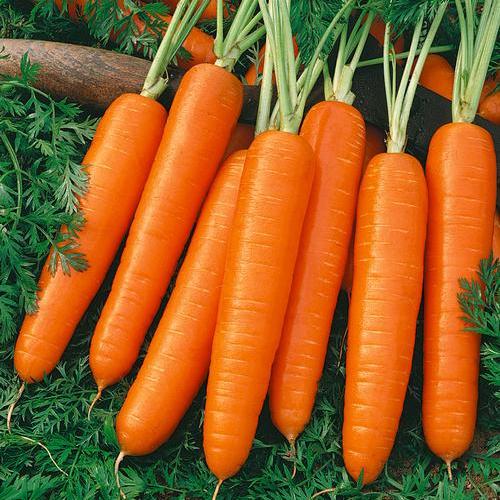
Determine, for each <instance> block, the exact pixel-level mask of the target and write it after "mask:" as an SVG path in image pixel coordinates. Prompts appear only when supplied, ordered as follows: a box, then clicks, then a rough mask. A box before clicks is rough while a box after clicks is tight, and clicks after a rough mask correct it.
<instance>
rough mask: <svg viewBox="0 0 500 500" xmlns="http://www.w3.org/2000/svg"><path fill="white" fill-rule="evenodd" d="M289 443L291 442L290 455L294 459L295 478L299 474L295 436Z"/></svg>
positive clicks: (293, 473)
mask: <svg viewBox="0 0 500 500" xmlns="http://www.w3.org/2000/svg"><path fill="white" fill-rule="evenodd" d="M288 443H289V444H290V451H289V452H288V456H289V457H290V460H293V469H292V479H294V478H295V475H296V474H297V448H296V447H295V438H292V439H289V440H288Z"/></svg>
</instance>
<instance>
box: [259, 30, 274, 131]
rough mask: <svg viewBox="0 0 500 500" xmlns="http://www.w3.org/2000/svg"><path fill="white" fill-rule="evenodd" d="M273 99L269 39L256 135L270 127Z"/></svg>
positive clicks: (271, 60) (271, 56) (271, 59)
mask: <svg viewBox="0 0 500 500" xmlns="http://www.w3.org/2000/svg"><path fill="white" fill-rule="evenodd" d="M272 100H273V55H272V52H271V46H270V44H269V40H268V39H267V43H266V50H265V54H264V67H263V69H262V81H261V85H260V96H259V108H258V111H257V121H256V123H255V135H256V136H257V135H259V134H261V133H262V132H264V131H266V130H268V129H269V125H270V113H271V105H272Z"/></svg>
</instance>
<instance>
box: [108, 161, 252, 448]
mask: <svg viewBox="0 0 500 500" xmlns="http://www.w3.org/2000/svg"><path fill="white" fill-rule="evenodd" d="M245 157H246V151H237V152H235V153H234V154H232V155H231V156H230V157H229V158H228V159H227V160H226V161H225V162H224V164H223V165H222V167H221V169H220V170H219V173H218V174H217V177H216V178H215V181H214V183H213V184H212V187H211V188H210V192H209V194H208V196H207V199H206V201H205V203H204V205H203V209H202V211H201V214H200V218H199V220H198V222H197V224H196V229H195V231H194V234H193V238H192V240H191V243H190V245H189V249H188V252H187V254H186V258H185V259H184V263H183V264H182V267H181V270H180V272H179V275H178V276H177V280H176V284H175V288H174V291H173V293H172V295H171V297H170V300H169V302H168V304H167V307H166V309H165V312H164V313H163V316H162V319H161V321H160V324H159V325H158V328H157V330H156V332H155V333H154V336H153V340H152V342H151V345H150V347H149V349H148V353H147V355H146V358H145V359H144V362H143V364H142V366H141V369H140V370H139V373H138V375H137V378H136V380H135V381H134V383H133V384H132V387H131V388H130V390H129V392H128V394H127V398H126V399H125V403H124V404H123V406H122V408H121V410H120V412H119V413H118V417H117V419H116V431H117V436H118V442H119V444H120V449H121V450H122V453H121V454H122V456H125V455H144V454H147V453H151V452H152V451H154V450H155V449H156V448H158V446H160V445H161V444H162V443H164V442H165V441H166V440H167V439H168V438H169V437H170V435H171V434H172V432H173V431H174V430H175V428H176V427H177V425H178V424H179V421H180V420H181V418H182V416H183V415H184V413H185V412H186V410H187V409H188V407H189V406H190V404H191V403H192V401H193V399H194V397H195V395H196V393H197V392H198V390H199V388H200V386H201V384H202V383H203V381H204V379H205V378H206V376H207V373H208V365H209V363H210V351H211V347H212V338H213V334H214V330H215V321H216V316H217V305H218V301H219V295H220V287H221V284H222V277H223V274H224V262H225V257H226V247H227V240H228V238H229V233H230V229H231V226H232V221H233V216H234V212H235V208H236V200H237V197H238V189H239V185H240V180H241V174H242V171H243V164H244V161H245ZM166 408H168V411H165V409H166Z"/></svg>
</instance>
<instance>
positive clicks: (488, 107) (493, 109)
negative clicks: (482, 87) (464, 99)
mask: <svg viewBox="0 0 500 500" xmlns="http://www.w3.org/2000/svg"><path fill="white" fill-rule="evenodd" d="M478 114H479V116H482V117H483V118H485V119H486V120H489V121H490V122H492V123H494V124H495V125H500V91H498V90H495V91H493V93H492V94H489V95H487V96H486V97H485V98H484V99H483V100H482V102H480V104H479V111H478Z"/></svg>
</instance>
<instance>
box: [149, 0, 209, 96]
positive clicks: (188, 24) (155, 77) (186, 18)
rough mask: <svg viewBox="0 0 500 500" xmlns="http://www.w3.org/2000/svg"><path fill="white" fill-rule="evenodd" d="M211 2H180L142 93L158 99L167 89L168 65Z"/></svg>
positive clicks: (190, 0) (187, 0) (192, 0)
mask: <svg viewBox="0 0 500 500" xmlns="http://www.w3.org/2000/svg"><path fill="white" fill-rule="evenodd" d="M209 2H210V0H201V1H200V2H198V0H181V1H180V2H179V4H178V5H177V8H176V9H175V13H174V15H173V17H172V19H171V21H170V24H169V25H168V29H167V32H166V33H165V36H164V37H163V40H162V41H161V44H160V46H159V47H158V52H157V53H156V57H155V58H154V60H153V63H152V64H151V67H150V69H149V72H148V74H147V76H146V79H145V81H144V85H143V87H142V92H141V95H143V96H146V97H151V98H152V99H158V97H160V95H161V94H162V93H163V92H164V91H165V89H166V88H167V85H168V74H167V72H166V71H167V66H168V65H169V64H170V63H171V62H172V60H173V59H174V57H175V55H176V54H177V51H178V50H179V48H180V46H181V45H182V43H183V42H184V40H185V38H186V37H187V36H188V34H189V32H190V31H191V30H192V29H193V27H194V25H195V24H196V23H197V21H198V19H199V18H200V16H201V14H202V13H203V11H204V10H205V8H206V7H207V5H208V4H209ZM198 5H199V6H198ZM197 6H198V8H197Z"/></svg>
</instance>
